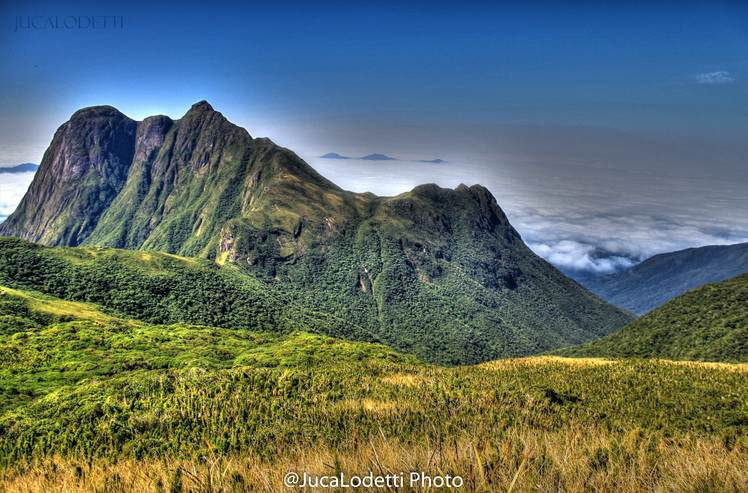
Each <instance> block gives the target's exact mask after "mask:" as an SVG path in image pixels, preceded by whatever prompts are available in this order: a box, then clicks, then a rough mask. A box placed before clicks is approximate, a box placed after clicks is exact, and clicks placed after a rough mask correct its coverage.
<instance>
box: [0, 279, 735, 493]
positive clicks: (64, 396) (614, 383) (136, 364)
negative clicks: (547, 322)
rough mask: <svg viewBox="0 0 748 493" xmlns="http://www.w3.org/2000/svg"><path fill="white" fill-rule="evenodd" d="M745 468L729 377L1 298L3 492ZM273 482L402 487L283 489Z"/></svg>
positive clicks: (588, 484) (702, 476)
mask: <svg viewBox="0 0 748 493" xmlns="http://www.w3.org/2000/svg"><path fill="white" fill-rule="evenodd" d="M747 464H748V365H745V364H726V363H700V362H672V361H665V360H649V359H582V358H577V359H567V358H561V357H557V356H543V357H530V358H518V359H504V360H498V361H493V362H489V363H484V364H481V365H476V366H462V367H439V366H434V365H429V364H426V363H423V362H421V361H419V360H418V359H416V358H415V357H413V356H407V355H403V354H400V353H398V352H396V351H394V350H392V349H391V348H389V347H387V346H384V345H381V344H373V343H366V342H351V341H344V340H341V339H335V338H332V337H329V336H325V335H319V334H311V333H307V332H303V331H298V330H295V331H290V332H287V333H279V332H261V331H252V330H244V329H235V330H229V329H224V328H217V327H209V326H204V325H191V324H185V323H172V324H153V323H148V322H144V321H141V320H133V319H129V318H126V317H122V316H120V315H118V314H117V313H115V312H113V311H111V310H107V309H104V308H102V307H101V306H100V305H96V304H93V303H90V302H82V301H81V302H71V301H64V300H60V299H58V298H55V297H54V296H52V295H49V294H42V293H39V292H36V291H29V290H22V289H9V288H1V287H0V493H5V492H91V493H94V492H121V491H126V492H170V493H173V492H240V491H249V492H254V491H266V492H276V491H278V492H280V491H403V492H405V491H424V492H431V491H434V492H435V491H463V492H508V491H512V492H529V491H533V492H537V491H541V492H558V491H564V492H576V491H579V492H583V491H609V492H634V491H636V492H638V491H661V492H714V491H716V492H745V491H747V489H746V485H748V465H747ZM290 472H294V473H297V474H299V475H303V474H307V475H310V476H313V477H320V476H338V477H339V476H340V474H343V475H344V476H345V477H348V478H351V477H352V476H360V477H365V476H366V475H368V474H370V473H371V474H373V475H376V476H380V477H386V476H387V475H390V476H392V477H401V478H404V479H403V481H402V483H401V484H400V485H396V484H395V485H393V484H391V485H389V486H383V487H381V488H367V487H359V488H322V487H316V488H312V487H308V488H302V487H298V488H288V487H286V486H285V485H284V479H285V477H286V474H288V473H290ZM412 472H419V473H421V472H422V473H423V474H424V475H428V476H429V477H431V478H435V477H447V476H450V477H453V478H456V477H459V478H460V486H459V487H455V488H447V487H436V486H434V483H433V481H432V483H431V484H429V483H427V482H422V483H418V482H416V483H415V484H412V485H411V483H410V482H409V480H408V478H409V476H408V475H409V474H410V473H412ZM401 474H402V476H399V475H401Z"/></svg>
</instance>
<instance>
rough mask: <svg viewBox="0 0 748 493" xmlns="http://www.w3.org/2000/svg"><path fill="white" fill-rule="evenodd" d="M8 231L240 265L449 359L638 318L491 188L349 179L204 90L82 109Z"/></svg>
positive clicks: (316, 305) (521, 349)
mask: <svg viewBox="0 0 748 493" xmlns="http://www.w3.org/2000/svg"><path fill="white" fill-rule="evenodd" d="M118 131H119V132H122V135H119V134H118V133H117V132H118ZM69 143H73V145H68V144H69ZM118 146H119V147H118ZM123 146H124V147H126V149H125V150H122V147H123ZM71 147H72V148H71ZM74 151H75V152H74ZM115 151H116V152H115ZM128 152H129V154H127V153H128ZM68 156H72V157H70V158H68ZM128 156H129V162H124V160H125V158H127V157H128ZM71 169H72V170H73V171H71ZM73 172H74V173H73ZM71 173H73V174H71ZM115 178H116V180H115ZM113 181H116V183H111V182H113ZM52 185H54V186H52ZM87 207H88V208H89V209H90V212H91V213H90V214H89V213H87V212H88V211H87ZM32 211H33V213H32ZM36 211H40V212H41V213H39V214H37V213H36ZM40 218H43V219H44V221H41V219H40ZM10 219H12V220H10ZM0 234H2V235H6V236H7V235H14V236H19V237H22V238H24V239H27V240H31V241H37V242H41V243H43V244H46V245H50V246H81V247H93V246H106V247H113V248H120V249H126V250H144V251H147V250H156V251H162V252H166V253H170V254H175V255H180V256H183V257H202V258H206V259H209V260H212V261H214V262H216V263H218V264H230V265H234V266H236V267H237V268H238V269H239V270H240V271H241V272H243V273H244V274H245V275H248V276H252V277H254V278H256V279H258V280H261V281H262V282H264V283H266V284H267V285H268V286H270V287H272V289H273V290H276V291H277V292H278V293H281V294H282V295H283V296H287V297H289V299H290V300H293V301H294V302H295V303H298V304H299V305H300V306H302V307H305V308H307V309H312V310H321V311H323V312H326V313H329V314H332V315H334V316H336V317H339V318H341V319H343V320H346V321H347V322H349V323H352V324H355V325H356V326H359V327H361V328H363V329H364V330H365V331H368V332H370V333H372V334H374V335H375V336H376V337H378V338H379V339H380V340H381V341H382V342H384V343H385V344H388V345H391V346H393V347H395V348H396V349H397V350H399V351H403V352H407V353H411V354H415V355H416V356H418V357H419V358H421V359H424V360H426V361H430V362H437V363H441V364H466V363H479V362H483V361H488V360H490V359H496V358H498V357H505V356H511V355H527V354H537V353H539V352H543V351H545V350H550V349H553V348H557V347H563V346H565V345H570V344H577V343H582V342H587V341H589V340H592V339H596V338H598V337H602V336H604V335H606V334H609V333H611V332H613V331H615V330H617V329H618V328H620V327H621V326H623V325H625V323H626V322H628V321H630V319H631V317H630V316H629V315H628V314H626V313H624V312H623V311H622V310H620V309H618V308H616V307H613V306H612V305H609V304H607V303H605V302H603V301H602V300H600V299H599V298H598V297H597V296H595V295H592V294H591V293H589V292H588V291H586V290H585V289H584V288H582V287H581V286H580V285H579V284H577V283H576V282H574V281H572V280H571V279H568V278H567V277H566V276H564V275H563V274H561V273H560V272H559V271H558V270H557V269H555V268H554V267H553V266H551V265H550V264H548V263H547V262H546V261H545V260H543V259H541V258H540V257H539V256H537V255H535V254H534V253H533V252H532V251H531V250H530V249H529V248H528V247H527V246H526V245H525V244H524V242H523V241H522V238H521V236H520V235H519V233H517V231H516V230H515V229H514V228H513V227H512V226H511V224H509V222H508V220H507V218H506V215H505V214H504V212H503V211H502V210H501V208H500V206H499V205H498V203H497V201H496V199H495V197H494V196H493V195H492V194H491V192H490V191H489V190H488V189H486V188H485V187H483V186H481V185H472V186H470V187H468V186H466V185H460V186H458V187H457V188H455V189H454V190H452V189H445V188H441V187H438V186H437V185H433V184H427V185H420V186H418V187H415V188H414V189H413V190H411V191H410V192H406V193H403V194H400V195H398V196H395V197H378V196H376V195H374V194H371V193H361V194H360V193H353V192H348V191H345V190H343V189H341V188H340V187H338V186H337V185H335V184H334V183H332V182H331V181H330V180H328V179H326V178H324V177H323V176H322V175H320V174H319V173H318V172H317V171H316V170H314V169H313V168H312V167H310V166H309V165H308V164H307V163H305V162H304V161H303V160H302V159H300V158H299V157H298V156H297V155H296V154H295V153H293V152H292V151H290V150H288V149H285V148H282V147H279V146H277V145H275V144H274V143H273V142H272V141H270V139H267V138H253V137H251V135H250V134H249V132H247V131H246V130H245V129H243V128H241V127H238V126H236V125H234V124H232V123H231V122H229V121H228V120H227V119H226V118H225V117H224V116H223V115H222V114H221V113H219V112H217V111H215V110H214V109H213V108H212V106H210V105H209V104H208V103H207V102H205V101H202V102H200V103H197V104H195V105H193V106H192V108H190V110H189V111H188V112H187V113H186V114H185V115H184V116H183V117H182V118H181V119H179V120H172V119H171V118H169V117H167V116H163V115H159V116H153V117H149V118H146V119H144V120H143V121H141V122H135V121H134V120H131V119H129V118H127V117H125V116H124V115H123V114H121V113H120V112H118V111H117V110H116V109H114V108H112V107H96V108H85V109H83V110H80V111H78V112H76V113H75V114H74V115H73V118H71V120H70V121H69V122H67V123H66V124H63V126H61V127H60V130H58V132H57V134H56V135H55V139H53V143H52V145H51V146H50V149H49V150H48V151H47V153H45V158H44V160H43V162H42V166H41V167H40V170H39V171H38V172H37V175H36V178H35V179H34V182H33V183H32V184H31V187H30V188H29V192H28V193H27V196H26V197H24V201H22V206H19V209H17V211H16V212H14V213H13V215H11V217H10V218H9V221H6V223H3V224H2V225H0ZM11 287H12V286H11Z"/></svg>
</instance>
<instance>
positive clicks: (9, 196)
mask: <svg viewBox="0 0 748 493" xmlns="http://www.w3.org/2000/svg"><path fill="white" fill-rule="evenodd" d="M33 179H34V173H33V172H26V173H2V174H0V222H2V221H5V219H6V218H7V217H8V216H9V215H10V214H11V213H12V212H13V211H14V210H16V207H18V203H19V202H21V199H22V198H23V196H24V194H25V193H26V190H28V188H29V185H30V184H31V180H33Z"/></svg>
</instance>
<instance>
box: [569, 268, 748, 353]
mask: <svg viewBox="0 0 748 493" xmlns="http://www.w3.org/2000/svg"><path fill="white" fill-rule="evenodd" d="M746 307H748V274H742V275H740V276H737V277H734V278H732V279H728V280H726V281H722V282H718V283H712V284H707V285H706V286H702V287H700V288H697V289H694V290H691V291H688V292H687V293H684V294H682V295H680V296H678V297H676V298H674V299H672V300H670V301H668V302H667V303H665V304H664V305H662V306H661V307H659V308H655V309H654V310H652V311H651V312H649V313H647V314H646V315H644V316H642V317H640V318H638V319H636V320H635V321H634V322H632V323H630V324H629V325H627V326H626V327H624V328H622V329H621V330H620V331H618V332H616V333H615V334H613V335H610V336H608V337H605V338H603V339H600V340H599V341H594V342H592V343H589V344H585V345H582V346H576V347H570V348H565V349H561V350H559V351H556V354H559V355H562V356H569V357H606V358H612V357H627V358H628V357H636V358H662V359H670V360H691V361H722V362H729V363H746V362H748V310H746Z"/></svg>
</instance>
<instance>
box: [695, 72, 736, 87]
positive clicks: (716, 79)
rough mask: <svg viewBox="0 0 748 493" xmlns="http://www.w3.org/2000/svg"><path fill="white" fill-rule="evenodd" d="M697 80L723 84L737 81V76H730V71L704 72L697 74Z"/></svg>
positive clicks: (703, 82)
mask: <svg viewBox="0 0 748 493" xmlns="http://www.w3.org/2000/svg"><path fill="white" fill-rule="evenodd" d="M696 82H698V83H699V84H711V85H722V84H731V83H733V82H735V78H733V77H731V76H730V72H724V71H718V72H704V73H702V74H697V75H696Z"/></svg>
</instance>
